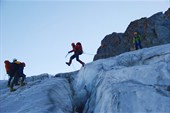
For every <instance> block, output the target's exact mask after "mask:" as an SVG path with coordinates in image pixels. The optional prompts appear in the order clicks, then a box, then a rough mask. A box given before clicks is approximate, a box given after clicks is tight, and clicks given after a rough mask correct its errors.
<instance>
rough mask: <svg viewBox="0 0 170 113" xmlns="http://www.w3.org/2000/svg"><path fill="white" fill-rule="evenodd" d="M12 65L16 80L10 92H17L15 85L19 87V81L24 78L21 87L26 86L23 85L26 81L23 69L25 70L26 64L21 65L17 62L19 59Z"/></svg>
mask: <svg viewBox="0 0 170 113" xmlns="http://www.w3.org/2000/svg"><path fill="white" fill-rule="evenodd" d="M11 64H12V66H11V67H12V70H13V73H14V75H13V76H14V79H13V81H12V83H11V85H10V91H11V92H13V91H15V90H16V89H14V88H13V87H14V84H15V85H19V84H18V80H19V78H20V77H22V80H21V84H20V85H21V86H23V85H25V83H23V81H24V79H25V74H23V69H24V66H25V63H21V62H20V61H17V59H14V60H13V62H12V63H11Z"/></svg>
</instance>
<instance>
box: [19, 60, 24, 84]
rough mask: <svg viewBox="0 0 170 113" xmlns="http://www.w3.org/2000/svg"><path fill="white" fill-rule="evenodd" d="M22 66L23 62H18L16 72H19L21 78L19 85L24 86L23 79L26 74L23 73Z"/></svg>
mask: <svg viewBox="0 0 170 113" xmlns="http://www.w3.org/2000/svg"><path fill="white" fill-rule="evenodd" d="M24 67H25V63H24V62H21V63H20V64H19V69H18V71H19V72H18V73H19V77H21V78H22V79H21V84H20V85H21V86H24V85H25V83H24V80H25V77H26V75H25V74H24Z"/></svg>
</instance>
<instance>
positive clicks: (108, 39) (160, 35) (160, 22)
mask: <svg viewBox="0 0 170 113" xmlns="http://www.w3.org/2000/svg"><path fill="white" fill-rule="evenodd" d="M134 32H138V33H139V34H140V35H141V36H142V47H143V48H146V47H152V46H156V45H162V44H167V43H170V8H169V9H168V10H167V11H166V12H165V13H162V12H159V13H157V14H154V15H153V16H151V17H149V18H141V19H139V20H135V21H133V22H131V23H130V25H129V26H128V27H127V29H126V31H125V32H124V33H112V34H110V35H107V36H105V37H104V39H103V40H102V41H101V46H100V47H99V48H98V50H97V54H96V55H95V57H94V60H98V59H103V58H108V57H112V56H116V55H119V54H121V53H124V52H128V51H130V50H132V48H133V43H132V39H133V33H134Z"/></svg>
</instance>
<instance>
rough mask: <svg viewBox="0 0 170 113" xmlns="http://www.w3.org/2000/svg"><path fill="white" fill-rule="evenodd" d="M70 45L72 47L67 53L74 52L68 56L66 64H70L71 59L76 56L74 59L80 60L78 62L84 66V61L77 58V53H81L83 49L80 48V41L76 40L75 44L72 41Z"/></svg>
mask: <svg viewBox="0 0 170 113" xmlns="http://www.w3.org/2000/svg"><path fill="white" fill-rule="evenodd" d="M71 46H72V48H73V49H72V50H71V51H69V52H68V53H71V52H74V54H73V55H72V56H71V57H70V60H69V62H66V64H67V65H68V66H70V65H71V62H72V60H73V59H74V58H76V60H77V61H78V62H80V63H81V64H82V66H84V64H85V63H84V62H82V61H81V60H80V59H79V55H81V54H82V53H83V49H82V45H81V43H80V42H77V43H76V45H75V44H74V43H72V44H71Z"/></svg>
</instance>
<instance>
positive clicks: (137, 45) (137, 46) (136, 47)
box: [135, 42, 142, 50]
mask: <svg viewBox="0 0 170 113" xmlns="http://www.w3.org/2000/svg"><path fill="white" fill-rule="evenodd" d="M135 49H136V50H138V49H142V46H141V42H137V43H135Z"/></svg>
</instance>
